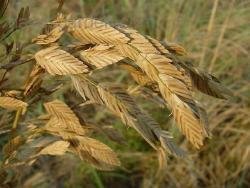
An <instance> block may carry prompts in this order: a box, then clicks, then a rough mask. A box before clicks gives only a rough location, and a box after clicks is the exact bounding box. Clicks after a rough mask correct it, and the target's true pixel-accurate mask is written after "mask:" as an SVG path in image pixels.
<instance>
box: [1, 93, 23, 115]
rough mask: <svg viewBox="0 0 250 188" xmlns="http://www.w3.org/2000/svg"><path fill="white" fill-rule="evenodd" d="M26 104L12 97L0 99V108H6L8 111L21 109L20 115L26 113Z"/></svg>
mask: <svg viewBox="0 0 250 188" xmlns="http://www.w3.org/2000/svg"><path fill="white" fill-rule="evenodd" d="M27 106H28V104H27V103H26V102H23V101H21V100H18V99H15V98H12V97H0V107H2V108H6V109H8V110H18V109H22V113H23V114H24V113H25V112H26V109H27Z"/></svg>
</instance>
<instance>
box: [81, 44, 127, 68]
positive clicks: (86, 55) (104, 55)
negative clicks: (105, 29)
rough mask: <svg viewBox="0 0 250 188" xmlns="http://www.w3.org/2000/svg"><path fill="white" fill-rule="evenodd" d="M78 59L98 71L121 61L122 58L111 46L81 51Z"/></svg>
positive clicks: (100, 46)
mask: <svg viewBox="0 0 250 188" xmlns="http://www.w3.org/2000/svg"><path fill="white" fill-rule="evenodd" d="M80 59H81V60H83V61H86V62H87V63H89V64H90V65H93V66H95V67H96V68H97V69H100V68H103V67H106V66H108V65H111V64H114V63H117V62H119V61H121V60H123V59H124V57H123V56H122V55H121V54H120V53H119V52H118V51H117V49H115V47H114V46H113V45H97V46H95V47H93V48H90V49H88V50H83V51H81V52H80Z"/></svg>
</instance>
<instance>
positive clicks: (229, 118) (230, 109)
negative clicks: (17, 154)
mask: <svg viewBox="0 0 250 188" xmlns="http://www.w3.org/2000/svg"><path fill="white" fill-rule="evenodd" d="M26 5H29V6H30V11H31V17H32V18H33V19H34V20H38V23H37V27H36V29H32V30H31V27H27V28H25V29H24V31H26V32H17V33H16V34H15V35H14V36H12V37H13V38H14V39H15V40H26V39H30V38H33V37H34V36H36V35H37V33H38V32H39V31H40V29H41V26H42V23H45V22H46V21H48V20H49V17H50V15H51V14H53V10H52V11H51V9H53V8H54V9H55V8H56V7H57V4H56V3H55V1H52V0H51V1H42V0H37V1H30V0H20V1H17V2H16V1H12V2H11V6H10V7H9V9H8V13H9V15H16V13H17V12H16V10H17V9H20V7H23V6H26ZM63 11H64V12H66V13H71V14H72V16H73V17H93V18H98V19H101V20H105V21H107V22H110V23H116V22H118V23H124V24H127V25H129V26H131V27H133V28H135V29H137V30H139V31H140V32H141V33H144V34H148V35H151V36H153V37H155V38H157V39H159V40H167V41H170V42H177V43H180V44H182V45H183V46H184V47H185V48H186V49H187V50H188V53H189V56H190V58H191V59H192V60H193V61H194V63H195V64H196V65H197V66H200V67H201V68H202V69H204V70H207V71H208V72H213V73H215V75H216V76H217V77H218V78H220V80H222V81H223V82H224V85H226V86H228V87H229V88H230V89H231V90H232V91H233V93H234V95H235V97H234V98H233V99H230V100H229V101H221V100H217V99H213V100H210V98H211V97H209V96H204V95H201V96H198V97H200V99H201V100H203V99H206V100H204V103H205V107H206V109H207V111H208V114H209V125H210V129H211V130H212V134H213V137H212V139H210V140H207V141H206V143H205V146H204V147H203V148H202V149H201V150H200V151H196V150H194V149H192V148H191V147H190V145H189V144H188V143H187V142H186V141H185V139H183V137H182V136H181V135H180V133H179V132H178V131H177V130H176V128H175V127H174V126H172V124H173V122H172V121H171V120H170V118H169V117H168V115H166V114H168V113H169V112H168V111H167V110H165V109H161V110H159V109H158V108H156V106H154V105H153V104H152V103H151V102H147V101H143V102H144V103H143V107H144V108H145V109H147V110H148V111H149V112H151V114H153V116H154V118H155V119H156V120H157V121H158V122H160V123H161V124H162V126H163V127H165V128H168V129H172V131H174V133H175V135H176V136H177V138H178V140H177V141H178V144H179V145H181V146H182V147H188V148H190V150H191V152H190V156H189V157H188V158H185V159H176V158H172V157H171V158H170V159H169V160H168V164H167V169H166V170H165V171H164V172H162V171H160V172H159V171H158V166H157V165H158V161H157V155H156V154H155V151H153V150H152V149H151V148H150V147H149V146H148V145H147V144H146V143H145V141H144V140H143V139H142V138H140V137H139V136H138V134H137V133H135V131H133V130H127V129H126V128H124V127H123V126H122V125H121V122H120V121H118V120H117V119H111V118H109V114H108V113H107V112H106V111H104V110H103V109H101V108H97V109H93V108H90V109H87V110H92V111H93V114H94V115H92V116H91V117H90V118H91V119H93V120H94V121H95V122H96V124H98V123H100V124H103V123H104V124H105V125H107V124H109V125H115V126H116V127H117V129H118V130H119V131H120V132H121V134H122V135H123V139H121V138H119V140H122V143H123V144H118V143H116V142H110V141H108V139H106V138H103V137H100V140H105V143H107V144H108V145H109V146H111V147H112V148H113V149H114V150H116V151H117V152H118V153H119V157H120V159H121V161H122V165H123V167H122V168H120V169H118V170H116V171H112V172H100V171H97V170H95V169H93V168H92V167H90V166H88V165H86V164H85V163H83V162H81V161H80V160H79V159H76V158H73V157H72V156H70V157H69V156H66V157H60V158H50V157H48V158H44V159H43V160H41V161H40V162H39V164H37V165H36V166H35V167H33V168H27V169H24V170H23V172H22V177H21V179H20V182H19V184H18V185H19V186H20V187H25V186H26V187H249V186H250V183H249V182H250V166H249V164H250V163H249V160H250V145H249V143H250V131H249V126H250V116H249V114H250V64H249V60H250V58H249V50H250V23H249V20H250V1H249V0H228V1H224V0H213V1H200V0H189V1H185V0H179V1H172V0H157V1H150V0H137V1H136V0H119V1H117V0H79V1H77V0H75V1H67V2H66V3H65V5H64V8H63ZM9 19H10V20H11V17H10V18H9ZM32 28H34V27H32ZM65 42H67V41H65ZM25 66H26V65H24V66H21V67H20V68H19V69H18V70H19V71H18V72H17V73H16V76H15V77H13V78H12V79H13V87H14V86H15V85H17V84H18V82H20V80H24V78H23V75H25V73H26V72H27V71H28V69H27V68H26V67H25ZM112 77H116V78H117V80H116V82H117V83H127V82H131V80H130V78H129V76H128V75H127V73H126V72H123V71H118V70H113V69H112V68H111V69H107V70H106V71H105V72H102V73H100V74H99V79H107V80H109V79H112ZM55 95H56V96H57V97H59V98H61V99H64V100H66V101H70V100H74V98H72V97H71V96H70V95H71V92H70V90H68V89H65V91H64V92H59V93H56V94H55ZM211 99H212V98H211ZM41 110H42V109H41V107H40V108H38V109H36V111H34V114H36V113H39V112H40V111H41ZM82 113H83V114H87V113H85V112H84V111H83V112H82ZM3 142H4V139H2V138H1V137H0V143H1V145H2V143H3ZM69 158H72V159H69Z"/></svg>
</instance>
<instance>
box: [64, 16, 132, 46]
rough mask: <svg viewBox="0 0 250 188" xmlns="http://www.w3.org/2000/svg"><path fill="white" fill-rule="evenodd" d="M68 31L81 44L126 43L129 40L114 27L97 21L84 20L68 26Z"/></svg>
mask: <svg viewBox="0 0 250 188" xmlns="http://www.w3.org/2000/svg"><path fill="white" fill-rule="evenodd" d="M68 31H69V32H70V33H71V34H72V35H73V36H74V37H75V38H76V39H77V40H79V41H81V42H82V43H83V44H89V43H90V44H118V43H127V42H128V41H129V38H128V37H127V36H126V35H125V34H123V33H121V32H119V31H118V30H116V29H115V28H114V27H112V26H110V25H108V24H106V23H104V22H102V21H98V20H94V19H90V18H84V19H79V20H76V21H74V22H73V23H72V24H69V26H68Z"/></svg>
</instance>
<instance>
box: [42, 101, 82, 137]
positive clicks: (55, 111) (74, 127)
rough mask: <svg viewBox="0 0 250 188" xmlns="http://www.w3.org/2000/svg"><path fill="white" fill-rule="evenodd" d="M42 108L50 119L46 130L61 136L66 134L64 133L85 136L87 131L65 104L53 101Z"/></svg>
mask: <svg viewBox="0 0 250 188" xmlns="http://www.w3.org/2000/svg"><path fill="white" fill-rule="evenodd" d="M44 106H45V108H46V110H47V112H48V113H49V114H50V115H51V117H52V118H51V119H50V120H49V122H48V123H47V124H46V125H45V129H46V130H48V131H51V132H59V133H61V134H66V132H68V133H77V134H78V135H85V134H86V132H87V131H86V130H85V129H84V128H83V127H82V125H81V123H80V121H79V119H78V117H77V116H76V115H75V113H74V112H73V111H72V110H71V109H70V108H69V107H68V106H67V105H66V104H65V103H63V102H62V101H59V100H54V101H51V102H48V103H45V104H44Z"/></svg>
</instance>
